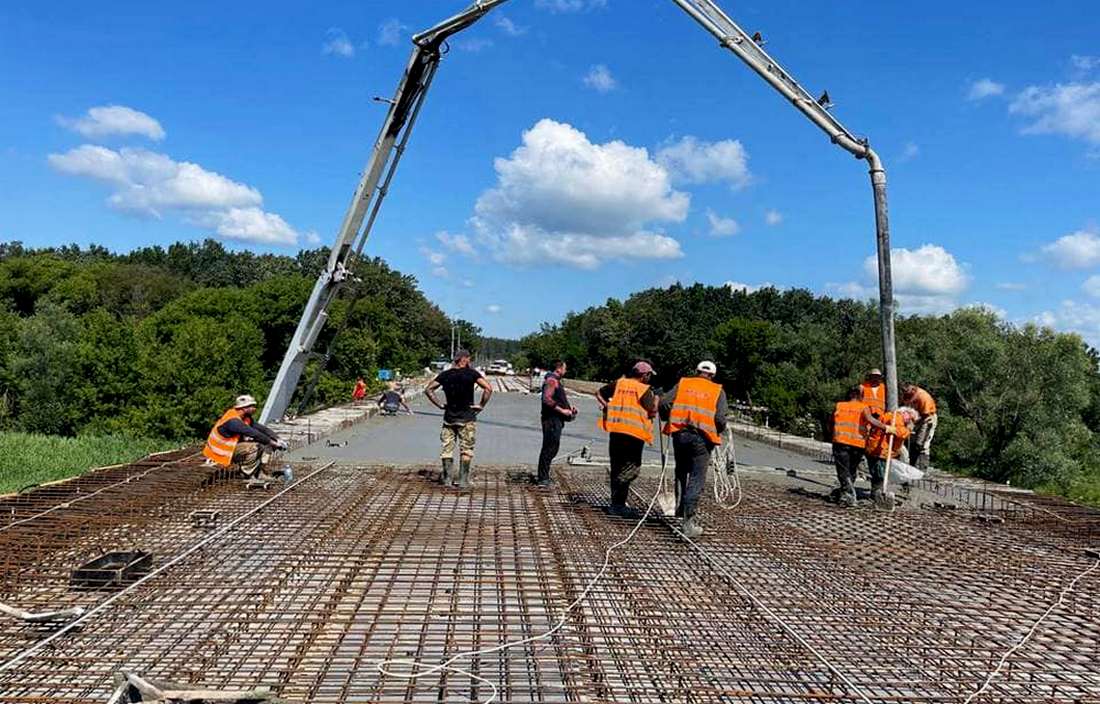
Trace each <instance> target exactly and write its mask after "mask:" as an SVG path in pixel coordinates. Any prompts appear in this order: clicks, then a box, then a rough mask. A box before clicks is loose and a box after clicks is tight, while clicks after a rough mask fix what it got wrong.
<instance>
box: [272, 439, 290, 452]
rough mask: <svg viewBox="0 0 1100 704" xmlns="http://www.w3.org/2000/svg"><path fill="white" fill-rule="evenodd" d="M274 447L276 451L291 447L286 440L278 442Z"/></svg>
mask: <svg viewBox="0 0 1100 704" xmlns="http://www.w3.org/2000/svg"><path fill="white" fill-rule="evenodd" d="M272 447H274V448H275V449H276V450H285V449H287V448H288V447H290V446H289V445H287V444H286V441H285V440H276V441H275V444H274V445H273V446H272Z"/></svg>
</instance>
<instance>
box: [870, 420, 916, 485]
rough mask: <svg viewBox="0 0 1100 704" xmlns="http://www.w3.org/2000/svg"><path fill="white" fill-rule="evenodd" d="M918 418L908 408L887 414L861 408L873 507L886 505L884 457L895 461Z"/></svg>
mask: <svg viewBox="0 0 1100 704" xmlns="http://www.w3.org/2000/svg"><path fill="white" fill-rule="evenodd" d="M917 417H918V413H917V412H916V411H914V410H913V409H912V408H907V407H902V408H899V409H898V410H896V411H892V412H887V413H879V412H878V411H876V410H875V409H873V408H871V407H867V408H864V409H863V421H864V423H865V424H866V426H867V427H868V431H867V442H866V444H865V445H864V449H865V453H866V456H867V469H868V471H869V472H870V474H871V500H872V501H874V502H875V505H876V506H879V507H884V506H887V505H888V503H889V502H888V500H887V497H886V490H887V487H886V458H887V457H894V458H896V457H897V456H898V455H900V454H901V449H902V447H903V446H904V445H905V441H906V440H907V439H908V438H909V435H910V433H911V432H912V429H913V423H914V421H916V419H917ZM891 437H892V438H893V442H891V441H890V439H891Z"/></svg>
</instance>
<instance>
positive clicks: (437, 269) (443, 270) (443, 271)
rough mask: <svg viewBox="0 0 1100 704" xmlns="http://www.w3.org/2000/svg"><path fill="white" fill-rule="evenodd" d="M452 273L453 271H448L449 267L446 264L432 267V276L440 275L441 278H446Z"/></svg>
mask: <svg viewBox="0 0 1100 704" xmlns="http://www.w3.org/2000/svg"><path fill="white" fill-rule="evenodd" d="M450 275H451V273H450V272H449V271H447V267H445V266H434V267H432V276H435V277H438V278H440V279H445V278H447V277H448V276H450Z"/></svg>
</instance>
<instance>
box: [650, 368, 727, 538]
mask: <svg viewBox="0 0 1100 704" xmlns="http://www.w3.org/2000/svg"><path fill="white" fill-rule="evenodd" d="M695 372H696V375H695V376H691V377H684V378H683V379H680V381H679V383H677V384H676V386H673V387H672V389H671V390H669V392H668V393H667V394H665V395H664V396H662V397H661V403H660V413H661V418H663V419H664V420H665V421H666V423H665V426H664V428H663V429H662V431H661V432H663V433H664V434H665V435H671V436H672V451H673V454H674V455H675V457H676V487H677V494H678V495H679V497H680V502H679V505H678V506H677V507H676V515H677V516H680V517H681V518H683V519H684V526H683V533H684V535H686V536H687V537H688V538H697V537H699V536H700V535H702V534H703V527H702V526H700V525H699V524H698V523H697V522H696V520H695V511H696V509H697V508H698V506H699V498H700V497H701V496H702V495H703V487H705V486H706V483H707V467H708V466H710V454H711V452H712V451H713V450H714V448H715V447H717V446H718V445H721V444H722V433H724V432H726V412H727V411H728V409H729V404H728V403H727V402H726V392H725V391H724V390H723V389H722V386H721V385H720V384H716V383H715V382H714V375H715V374H717V373H718V367H716V366H715V364H714V362H699V366H697V367H696V368H695Z"/></svg>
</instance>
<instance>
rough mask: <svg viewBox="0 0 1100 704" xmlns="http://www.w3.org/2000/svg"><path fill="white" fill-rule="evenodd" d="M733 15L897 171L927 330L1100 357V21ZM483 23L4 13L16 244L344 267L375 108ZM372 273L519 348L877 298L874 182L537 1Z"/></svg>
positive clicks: (404, 182)
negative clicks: (986, 320) (985, 318)
mask: <svg viewBox="0 0 1100 704" xmlns="http://www.w3.org/2000/svg"><path fill="white" fill-rule="evenodd" d="M722 4H723V6H724V7H725V9H726V10H727V11H728V12H729V13H730V14H731V16H733V17H734V19H736V20H737V21H739V22H740V23H741V24H742V26H744V27H745V28H746V29H747V30H749V31H750V32H752V31H756V30H760V31H762V32H763V34H764V36H765V38H766V39H767V40H768V42H769V43H768V45H767V49H768V50H769V51H770V52H771V53H772V54H773V55H774V56H775V57H776V58H777V59H778V60H779V61H780V62H782V63H783V64H784V65H785V66H786V68H787V69H788V70H790V71H791V72H792V73H793V74H794V75H795V76H796V77H797V78H798V79H799V80H800V81H801V82H802V83H803V85H805V86H806V87H807V89H808V90H809V91H810V92H812V93H814V94H817V93H818V92H820V91H821V90H823V89H828V90H829V93H830V95H831V96H832V99H833V101H834V102H835V103H836V104H837V107H836V108H835V113H834V114H836V115H837V116H838V117H840V119H841V120H842V121H844V122H845V123H846V124H847V125H848V126H849V128H851V129H852V130H853V131H854V132H856V133H858V134H865V135H867V136H869V137H870V139H871V141H872V144H873V145H874V146H875V147H876V149H877V150H878V151H879V152H880V154H881V155H882V157H883V158H884V159H885V161H886V166H887V169H888V171H889V178H890V189H891V191H890V198H891V204H890V205H891V216H892V226H893V238H894V245H895V247H896V248H897V252H896V255H895V268H896V276H897V284H898V294H899V299H900V302H901V305H902V309H903V311H905V312H942V311H947V310H951V309H953V308H955V307H958V306H962V305H969V304H983V305H988V306H991V307H993V308H995V309H997V310H998V311H1000V312H1001V313H1002V314H1003V315H1004V316H1005V317H1006V318H1007V319H1008V320H1011V321H1015V322H1023V321H1031V320H1036V321H1040V322H1043V323H1045V324H1049V325H1052V326H1055V327H1057V328H1059V329H1066V330H1076V331H1079V332H1081V333H1082V334H1083V335H1084V336H1085V337H1086V339H1088V340H1090V341H1091V342H1093V343H1094V344H1096V343H1100V226H1098V222H1100V13H1098V12H1096V10H1095V5H1094V3H1092V2H1088V1H1085V0H1080V1H1074V2H1070V1H1067V0H1054V1H1052V2H1047V3H1043V4H1042V5H1041V6H1040V5H1037V4H1034V3H1031V4H1027V3H1019V4H1010V3H1002V2H993V1H992V0H976V1H972V2H967V3H957V2H952V3H947V2H940V1H938V0H937V1H932V2H926V3H921V4H920V9H919V10H915V9H912V6H911V5H909V4H903V3H883V2H870V1H864V0H859V1H856V0H853V1H851V2H845V3H813V4H812V9H809V8H811V4H807V3H805V2H797V1H795V0H778V1H775V2H768V3H762V2H759V0H757V1H756V2H752V3H743V2H733V1H729V0H727V2H724V3H722ZM1016 5H1019V6H1016ZM463 6H464V3H463V2H461V0H459V1H453V2H452V1H451V0H418V1H414V0H406V1H404V2H380V1H366V2H363V1H361V2H330V3H315V4H310V5H309V6H307V5H304V4H301V3H293V4H292V3H271V2H264V3H259V2H251V1H245V2H239V3H213V2H203V1H201V0H200V1H197V2H192V3H187V4H185V5H174V6H167V5H166V6H165V7H158V6H157V5H156V4H154V3H124V2H120V3H114V4H112V5H111V11H110V12H104V11H103V10H102V8H99V7H94V6H90V5H87V4H86V3H76V2H67V1H63V2H54V3H37V2H36V3H30V2H8V3H4V4H3V7H2V8H0V37H3V41H2V42H0V76H2V78H0V240H13V239H18V240H22V241H23V242H24V243H26V244H29V245H35V246H45V245H59V244H64V243H69V242H77V243H80V244H90V243H99V244H104V245H107V246H109V247H111V248H113V249H118V250H127V249H131V248H134V247H138V246H144V245H148V244H167V243H170V242H173V241H177V240H193V239H201V238H203V237H205V236H216V237H218V238H219V239H222V240H223V241H225V242H226V243H227V244H229V245H230V246H233V247H249V248H253V249H259V250H271V251H278V252H287V253H292V252H294V251H296V249H297V248H298V247H302V246H312V245H314V244H315V243H318V242H323V243H327V242H329V241H330V240H331V239H332V238H333V236H334V234H335V232H336V229H337V227H338V226H339V224H340V220H341V218H342V216H343V214H344V212H345V210H346V208H347V205H348V200H349V198H350V196H351V194H352V191H353V189H354V187H355V185H356V183H357V181H358V178H359V171H360V169H361V168H362V166H363V164H364V163H365V161H366V159H367V156H368V154H369V149H370V146H371V143H372V142H373V140H374V137H375V135H376V132H377V129H378V126H379V124H380V121H381V120H382V118H383V116H384V107H385V106H383V105H380V104H378V103H374V102H371V100H370V99H371V97H372V96H375V95H383V96H389V95H391V94H392V93H393V90H394V88H395V86H396V84H397V81H398V79H399V78H400V74H401V71H402V69H403V67H404V64H405V62H406V61H407V58H408V53H409V49H410V45H409V42H408V37H409V35H410V34H411V33H412V32H414V31H418V30H420V29H423V28H426V27H428V26H430V25H432V24H434V23H435V22H436V21H438V20H439V19H442V18H443V17H445V16H447V15H449V14H451V13H453V12H454V11H457V10H459V9H461V8H462V7H463ZM367 251H368V252H369V253H370V254H375V255H380V256H382V257H384V258H386V259H387V260H389V261H390V262H391V263H392V264H393V265H394V266H396V267H398V268H399V269H401V270H403V271H406V272H409V273H413V274H415V275H416V276H417V277H418V279H419V280H420V282H421V284H422V287H423V288H424V290H425V291H426V293H427V294H428V295H429V296H430V297H432V298H433V299H434V300H436V301H437V302H438V303H439V304H440V305H442V306H443V308H444V309H445V310H447V311H448V312H449V313H452V314H457V315H461V316H462V317H465V318H468V319H471V320H473V321H474V322H476V323H478V324H479V325H481V326H482V327H483V328H484V329H485V330H486V332H488V333H492V334H499V335H509V336H511V335H519V334H522V333H525V332H528V331H531V330H533V329H536V328H537V326H538V325H539V323H541V322H542V321H557V320H558V319H560V318H561V316H562V315H563V314H565V313H566V312H568V311H570V310H581V309H583V308H585V307H587V306H589V305H594V304H599V303H602V302H603V301H604V300H605V299H606V298H608V297H610V296H615V297H623V296H625V295H627V294H629V293H630V292H631V291H635V290H639V289H642V288H646V287H649V286H653V285H664V284H667V283H669V282H671V281H675V280H679V281H682V282H685V283H688V282H693V281H701V282H705V283H710V284H722V283H725V282H733V283H734V285H743V286H749V287H753V286H759V285H762V284H767V283H770V284H774V285H777V286H781V287H793V286H797V287H805V288H809V289H811V290H813V291H817V292H821V293H829V294H832V295H855V296H870V295H872V294H873V282H874V279H873V276H872V274H873V269H869V268H868V265H867V261H866V260H867V258H868V257H869V256H870V255H871V254H872V253H873V221H872V214H871V200H870V192H869V185H868V180H867V176H866V168H865V167H864V165H863V164H862V163H861V162H856V161H855V160H853V159H852V158H851V157H850V156H848V155H847V154H845V153H843V152H842V151H840V150H839V149H838V148H836V147H833V146H832V145H830V144H829V143H828V141H827V140H826V139H825V138H824V137H823V135H822V134H821V133H819V132H818V131H817V130H816V128H814V127H812V126H811V125H810V124H809V123H808V122H807V121H806V120H805V119H804V118H803V117H802V116H801V115H799V114H798V113H797V112H796V111H794V110H793V109H792V108H791V107H790V106H789V105H787V104H785V103H784V102H783V101H782V100H781V99H780V98H779V97H778V95H775V94H774V93H773V92H772V91H771V89H770V88H768V87H767V86H766V85H765V84H764V83H763V82H762V81H760V79H758V78H757V77H756V76H754V75H753V74H751V72H750V71H749V70H748V69H747V68H745V67H744V66H743V65H742V64H741V63H740V62H739V61H738V60H737V59H736V58H735V57H733V56H732V55H731V54H729V53H727V52H724V51H722V50H720V49H719V48H718V47H717V46H716V43H715V41H714V40H713V39H712V38H711V37H710V36H709V35H708V34H706V33H705V32H704V31H703V30H702V29H701V28H700V27H699V26H697V25H696V24H695V23H694V22H693V21H692V20H690V18H688V17H687V16H686V15H685V14H683V12H682V11H681V10H679V9H678V8H677V7H676V6H675V5H673V3H672V2H669V1H663V0H662V1H656V0H629V1H628V0H512V2H510V3H508V4H506V5H504V6H503V7H502V8H500V9H498V10H496V11H494V12H493V13H492V14H491V15H490V16H488V17H487V18H486V19H484V20H483V21H482V22H481V23H480V24H479V25H478V26H476V27H474V28H472V29H471V30H469V31H467V32H466V33H465V34H463V35H462V36H461V37H460V38H457V39H455V40H453V41H452V42H451V52H450V53H449V54H448V55H447V57H446V59H445V61H444V63H443V66H442V68H441V70H440V73H439V75H438V76H437V78H436V81H435V84H434V86H433V88H432V93H431V95H430V97H429V99H428V103H427V106H426V107H425V110H424V113H423V115H422V117H421V120H420V122H419V124H418V125H417V129H416V132H415V134H414V135H413V138H412V142H411V146H410V149H409V151H408V153H407V154H406V157H405V159H404V161H403V162H402V165H401V168H400V171H399V173H398V176H397V179H396V181H395V184H394V187H393V189H392V191H391V195H390V198H389V200H388V201H387V204H386V206H385V208H384V210H383V213H382V216H381V218H380V221H379V223H378V226H377V227H376V229H375V233H374V235H373V236H372V238H371V240H370V242H369V243H368V245H367Z"/></svg>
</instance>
